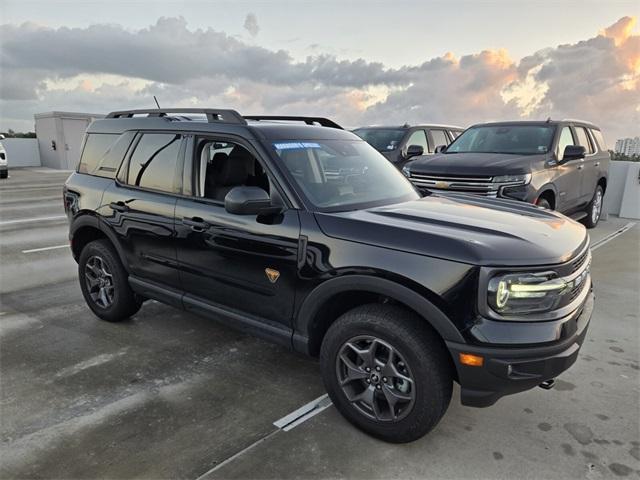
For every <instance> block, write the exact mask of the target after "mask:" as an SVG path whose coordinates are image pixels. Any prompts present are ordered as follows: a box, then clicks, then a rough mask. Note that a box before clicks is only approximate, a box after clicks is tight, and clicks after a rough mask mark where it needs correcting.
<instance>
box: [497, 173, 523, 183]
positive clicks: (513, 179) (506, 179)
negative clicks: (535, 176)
mask: <svg viewBox="0 0 640 480" xmlns="http://www.w3.org/2000/svg"><path fill="white" fill-rule="evenodd" d="M530 181H531V174H530V173H526V174H523V175H500V176H499V177H493V183H509V184H512V185H526V184H528V183H529V182H530Z"/></svg>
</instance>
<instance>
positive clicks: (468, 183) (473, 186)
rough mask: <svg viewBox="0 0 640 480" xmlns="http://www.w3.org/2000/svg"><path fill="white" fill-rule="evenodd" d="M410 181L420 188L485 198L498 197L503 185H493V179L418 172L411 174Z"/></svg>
mask: <svg viewBox="0 0 640 480" xmlns="http://www.w3.org/2000/svg"><path fill="white" fill-rule="evenodd" d="M409 180H411V182H412V183H413V184H414V185H415V186H416V187H418V188H428V189H429V190H435V191H449V192H460V193H474V194H476V195H483V196H485V197H494V198H495V197H497V196H498V190H499V188H500V186H501V185H499V184H496V183H493V177H487V176H469V175H465V176H460V175H432V174H423V173H417V172H410V173H409Z"/></svg>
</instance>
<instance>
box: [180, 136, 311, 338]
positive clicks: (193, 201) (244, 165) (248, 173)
mask: <svg viewBox="0 0 640 480" xmlns="http://www.w3.org/2000/svg"><path fill="white" fill-rule="evenodd" d="M189 145H190V147H189V149H188V153H187V157H186V158H187V160H186V161H185V177H186V178H190V179H191V180H190V182H188V183H190V185H191V188H190V189H189V187H187V185H186V184H187V182H186V181H185V195H183V196H182V197H181V198H180V199H179V200H178V203H177V206H176V241H177V257H178V262H179V264H180V276H181V279H182V285H183V288H184V291H185V298H184V304H185V308H186V309H187V310H192V311H194V312H196V313H204V314H211V313H212V312H215V311H216V310H218V309H223V310H224V311H226V312H234V311H235V312H239V313H240V314H241V315H242V316H243V317H244V318H246V317H249V318H254V319H256V320H257V321H259V322H260V324H262V325H263V326H265V325H269V324H272V325H274V328H276V329H281V328H283V327H286V328H290V326H291V319H292V317H293V306H294V295H295V287H296V281H297V252H298V242H299V237H300V220H299V218H298V212H297V210H291V209H289V210H285V211H284V213H282V214H281V215H276V216H272V217H268V218H258V217H257V216H256V215H235V214H231V213H229V212H227V211H226V210H225V208H224V198H225V196H226V194H227V193H228V192H229V191H230V190H231V189H232V188H234V187H237V186H242V185H245V186H254V187H259V188H262V189H264V190H266V191H267V192H268V193H269V194H270V196H271V199H272V203H276V204H281V202H282V201H281V198H282V196H281V195H280V194H279V192H278V190H277V188H276V186H275V184H274V182H273V180H272V179H271V177H270V175H269V173H268V170H267V169H266V168H265V163H264V162H263V161H262V160H261V159H260V158H259V155H258V153H257V150H256V149H254V148H253V147H252V145H250V144H249V143H247V142H246V141H244V140H242V139H239V138H235V137H229V136H213V135H211V136H210V135H204V136H194V137H193V138H192V140H191V141H190V142H189ZM188 191H189V192H190V194H189V195H186V193H187V192H188Z"/></svg>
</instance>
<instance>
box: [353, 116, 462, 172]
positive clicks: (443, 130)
mask: <svg viewBox="0 0 640 480" xmlns="http://www.w3.org/2000/svg"><path fill="white" fill-rule="evenodd" d="M463 131H464V128H462V127H452V126H450V125H409V124H407V123H405V124H404V125H402V126H396V127H393V126H391V127H389V126H387V127H382V126H375V127H360V128H356V129H355V130H353V133H355V134H356V135H358V136H359V137H360V138H362V139H363V140H365V141H366V142H367V143H369V144H370V145H371V146H372V147H373V148H375V149H376V150H378V151H379V152H380V153H382V155H384V156H385V158H386V159H387V160H389V161H390V162H391V163H393V164H394V165H395V166H396V167H397V168H402V167H403V166H404V165H405V164H406V163H407V162H408V161H409V160H411V159H412V158H414V157H416V156H419V155H430V154H433V153H434V152H435V148H436V147H437V146H438V145H449V144H450V143H451V142H452V141H453V140H454V139H455V138H456V137H457V136H458V135H460V134H461V133H462V132H463Z"/></svg>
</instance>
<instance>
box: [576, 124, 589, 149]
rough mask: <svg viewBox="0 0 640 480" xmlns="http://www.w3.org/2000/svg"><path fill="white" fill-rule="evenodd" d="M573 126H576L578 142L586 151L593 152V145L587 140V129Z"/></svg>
mask: <svg viewBox="0 0 640 480" xmlns="http://www.w3.org/2000/svg"><path fill="white" fill-rule="evenodd" d="M575 128H576V135H578V144H579V145H582V146H583V147H584V148H585V149H586V150H587V153H593V152H594V150H593V146H592V145H591V142H590V141H589V137H588V134H587V130H586V129H585V128H583V127H575Z"/></svg>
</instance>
